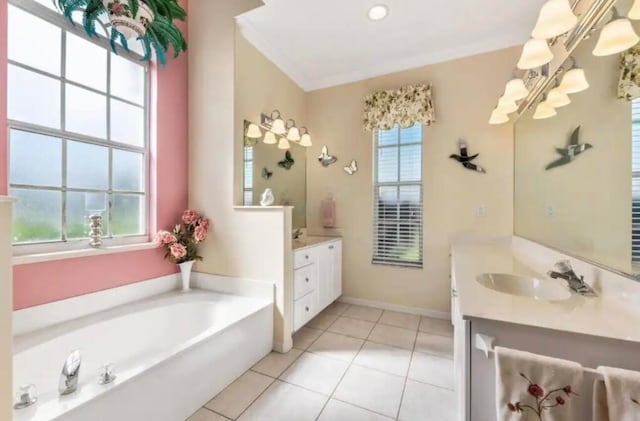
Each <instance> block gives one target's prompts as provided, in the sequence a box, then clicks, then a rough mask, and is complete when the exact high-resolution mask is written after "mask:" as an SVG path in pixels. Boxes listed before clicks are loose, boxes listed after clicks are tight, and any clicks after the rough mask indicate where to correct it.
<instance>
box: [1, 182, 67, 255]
mask: <svg viewBox="0 0 640 421" xmlns="http://www.w3.org/2000/svg"><path fill="white" fill-rule="evenodd" d="M9 194H10V195H11V196H13V197H15V198H17V199H18V201H17V202H16V204H15V205H14V213H13V242H14V243H24V242H33V241H52V240H61V239H62V229H61V219H62V217H61V215H62V193H60V192H52V191H45V190H22V189H10V191H9Z"/></svg>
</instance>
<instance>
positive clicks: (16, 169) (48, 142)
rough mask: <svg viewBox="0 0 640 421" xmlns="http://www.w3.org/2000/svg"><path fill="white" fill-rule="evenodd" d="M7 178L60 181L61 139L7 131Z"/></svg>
mask: <svg viewBox="0 0 640 421" xmlns="http://www.w3.org/2000/svg"><path fill="white" fill-rule="evenodd" d="M10 138H11V143H10V150H11V154H10V163H9V168H10V172H9V182H10V183H11V184H30V185H37V186H52V187H60V186H61V185H62V142H61V141H60V139H57V138H55V137H49V136H44V135H40V134H35V133H31V132H24V131H21V130H11V133H10Z"/></svg>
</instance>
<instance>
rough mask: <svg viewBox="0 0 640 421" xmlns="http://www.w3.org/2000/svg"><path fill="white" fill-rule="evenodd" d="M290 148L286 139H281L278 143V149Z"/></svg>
mask: <svg viewBox="0 0 640 421" xmlns="http://www.w3.org/2000/svg"><path fill="white" fill-rule="evenodd" d="M290 147H291V145H290V144H289V141H288V140H287V138H286V137H281V138H280V141H279V142H278V149H283V150H285V149H289V148H290Z"/></svg>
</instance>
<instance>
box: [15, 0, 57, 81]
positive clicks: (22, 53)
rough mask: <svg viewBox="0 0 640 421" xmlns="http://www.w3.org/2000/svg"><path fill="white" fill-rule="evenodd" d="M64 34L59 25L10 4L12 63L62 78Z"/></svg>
mask: <svg viewBox="0 0 640 421" xmlns="http://www.w3.org/2000/svg"><path fill="white" fill-rule="evenodd" d="M49 3H51V2H49ZM61 33H62V31H61V30H60V28H58V27H57V26H55V25H52V24H50V23H48V22H46V21H44V20H42V19H40V18H37V17H35V16H33V15H32V14H30V13H27V12H25V11H23V10H21V9H19V8H17V7H15V6H12V5H9V33H8V37H9V42H8V48H9V51H8V53H9V59H10V60H14V61H17V62H19V63H22V64H26V65H27V66H30V67H35V68H36V69H39V70H43V71H45V72H49V73H53V74H54V75H56V76H60V57H61V53H60V48H61V43H62V41H61Z"/></svg>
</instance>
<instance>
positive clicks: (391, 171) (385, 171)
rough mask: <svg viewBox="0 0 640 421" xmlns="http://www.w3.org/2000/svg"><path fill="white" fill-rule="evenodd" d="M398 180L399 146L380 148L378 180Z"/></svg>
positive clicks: (387, 181)
mask: <svg viewBox="0 0 640 421" xmlns="http://www.w3.org/2000/svg"><path fill="white" fill-rule="evenodd" d="M397 181H398V148H394V147H390V148H380V149H378V182H379V183H389V182H397Z"/></svg>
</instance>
